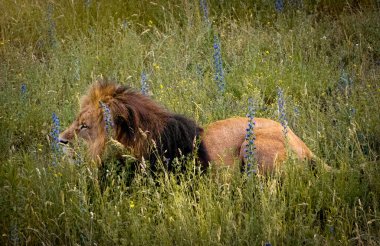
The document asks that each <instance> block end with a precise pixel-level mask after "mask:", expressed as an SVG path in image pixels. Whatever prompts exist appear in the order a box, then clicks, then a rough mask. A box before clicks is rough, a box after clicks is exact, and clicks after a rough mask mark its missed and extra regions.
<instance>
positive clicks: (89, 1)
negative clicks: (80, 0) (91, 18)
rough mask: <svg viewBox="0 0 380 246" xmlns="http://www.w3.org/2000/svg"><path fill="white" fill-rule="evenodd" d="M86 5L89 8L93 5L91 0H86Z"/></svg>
mask: <svg viewBox="0 0 380 246" xmlns="http://www.w3.org/2000/svg"><path fill="white" fill-rule="evenodd" d="M84 5H85V6H86V8H89V7H90V5H91V0H84Z"/></svg>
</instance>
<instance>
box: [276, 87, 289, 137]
mask: <svg viewBox="0 0 380 246" xmlns="http://www.w3.org/2000/svg"><path fill="white" fill-rule="evenodd" d="M277 102H278V115H279V120H280V123H281V125H282V127H283V130H282V132H283V133H284V136H285V137H286V136H287V135H288V121H287V119H286V113H285V100H284V92H283V91H282V89H281V88H280V87H278V88H277Z"/></svg>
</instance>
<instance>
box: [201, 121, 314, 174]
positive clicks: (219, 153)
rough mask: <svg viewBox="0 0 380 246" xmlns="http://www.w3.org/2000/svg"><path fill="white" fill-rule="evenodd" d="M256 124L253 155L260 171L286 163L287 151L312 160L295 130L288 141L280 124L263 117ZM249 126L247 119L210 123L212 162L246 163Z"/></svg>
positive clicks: (207, 136) (208, 136) (208, 139)
mask: <svg viewBox="0 0 380 246" xmlns="http://www.w3.org/2000/svg"><path fill="white" fill-rule="evenodd" d="M255 121H256V125H255V130H254V131H255V135H256V139H255V141H254V143H253V144H254V145H255V147H256V150H255V152H254V153H253V155H255V156H254V158H255V159H256V161H257V163H258V165H259V168H260V170H261V171H263V172H265V171H269V170H271V169H273V168H274V167H275V165H276V164H277V163H281V162H282V161H284V160H286V158H287V153H288V150H289V151H291V152H293V153H294V154H295V156H296V157H297V158H299V159H311V158H312V156H313V154H312V152H311V151H310V150H309V148H308V147H307V146H306V145H305V143H304V142H303V141H302V140H301V139H300V138H298V137H297V136H296V135H295V134H294V133H293V131H292V130H290V129H288V135H287V138H285V136H284V133H283V127H282V126H281V124H280V123H278V122H275V121H273V120H270V119H264V118H257V119H255ZM247 126H248V119H247V118H230V119H226V120H221V121H217V122H215V123H212V124H210V125H209V127H208V128H207V130H206V133H205V134H204V136H203V140H204V142H205V144H206V148H207V150H208V152H209V155H210V159H211V161H214V162H216V163H220V164H224V165H233V164H234V163H235V161H236V160H237V159H238V160H239V161H240V163H241V162H243V163H246V162H247V161H246V160H245V155H246V153H245V148H246V147H247V141H246V140H245V136H246V133H247V132H246V131H247V130H246V129H247Z"/></svg>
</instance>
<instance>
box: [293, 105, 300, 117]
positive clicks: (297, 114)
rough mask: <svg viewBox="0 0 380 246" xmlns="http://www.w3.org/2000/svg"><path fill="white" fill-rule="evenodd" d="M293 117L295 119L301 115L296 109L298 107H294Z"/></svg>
mask: <svg viewBox="0 0 380 246" xmlns="http://www.w3.org/2000/svg"><path fill="white" fill-rule="evenodd" d="M293 111H294V116H295V117H296V118H298V117H299V116H300V115H301V114H300V110H299V109H298V107H297V106H295V107H294V110H293Z"/></svg>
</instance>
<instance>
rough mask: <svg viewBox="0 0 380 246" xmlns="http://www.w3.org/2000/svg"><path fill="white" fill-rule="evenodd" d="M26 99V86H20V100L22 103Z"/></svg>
mask: <svg viewBox="0 0 380 246" xmlns="http://www.w3.org/2000/svg"><path fill="white" fill-rule="evenodd" d="M25 99H26V84H22V85H21V100H22V101H23V102H24V101H25Z"/></svg>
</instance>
